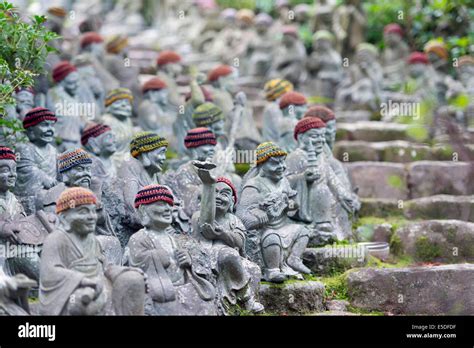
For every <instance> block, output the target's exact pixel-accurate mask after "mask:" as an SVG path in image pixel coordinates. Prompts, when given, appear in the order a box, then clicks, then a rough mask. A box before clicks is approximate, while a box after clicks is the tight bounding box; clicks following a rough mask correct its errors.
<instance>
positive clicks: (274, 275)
mask: <svg viewBox="0 0 474 348" xmlns="http://www.w3.org/2000/svg"><path fill="white" fill-rule="evenodd" d="M264 279H265V280H266V281H268V282H272V283H283V282H284V281H285V280H287V279H288V277H287V276H286V274H284V273H282V272H280V270H279V269H275V270H269V269H267V270H266V271H265V274H264Z"/></svg>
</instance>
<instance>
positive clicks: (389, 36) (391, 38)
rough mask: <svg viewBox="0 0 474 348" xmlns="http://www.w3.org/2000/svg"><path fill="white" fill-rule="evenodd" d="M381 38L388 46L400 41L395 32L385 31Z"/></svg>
mask: <svg viewBox="0 0 474 348" xmlns="http://www.w3.org/2000/svg"><path fill="white" fill-rule="evenodd" d="M383 40H384V41H385V43H386V44H388V45H389V46H395V45H397V44H398V43H400V42H401V41H402V38H401V36H400V35H398V34H397V33H385V34H383Z"/></svg>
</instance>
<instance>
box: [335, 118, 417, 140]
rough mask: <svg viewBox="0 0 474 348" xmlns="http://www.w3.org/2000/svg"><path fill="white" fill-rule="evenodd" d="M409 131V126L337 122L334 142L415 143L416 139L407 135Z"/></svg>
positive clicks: (386, 123) (373, 122) (389, 123)
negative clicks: (396, 141)
mask: <svg viewBox="0 0 474 348" xmlns="http://www.w3.org/2000/svg"><path fill="white" fill-rule="evenodd" d="M409 129H410V126H409V125H406V124H401V123H394V122H380V121H358V122H350V123H345V122H338V123H337V134H336V140H351V141H353V140H362V141H391V140H406V141H415V140H416V139H415V138H413V137H412V136H410V135H409V133H410V131H409Z"/></svg>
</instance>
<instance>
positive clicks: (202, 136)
mask: <svg viewBox="0 0 474 348" xmlns="http://www.w3.org/2000/svg"><path fill="white" fill-rule="evenodd" d="M216 144H217V141H216V137H215V136H214V133H212V132H211V131H210V130H209V129H207V128H204V127H200V128H194V129H191V130H189V131H188V134H186V137H185V138H184V146H186V148H187V149H190V148H193V147H199V146H203V145H216Z"/></svg>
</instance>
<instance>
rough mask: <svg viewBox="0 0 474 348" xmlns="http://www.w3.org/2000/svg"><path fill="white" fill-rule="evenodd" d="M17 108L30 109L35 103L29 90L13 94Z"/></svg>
mask: <svg viewBox="0 0 474 348" xmlns="http://www.w3.org/2000/svg"><path fill="white" fill-rule="evenodd" d="M15 100H16V105H17V109H28V110H29V109H32V108H33V106H34V105H35V101H34V95H33V94H32V93H30V92H29V91H20V92H18V93H17V94H16V95H15Z"/></svg>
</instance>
